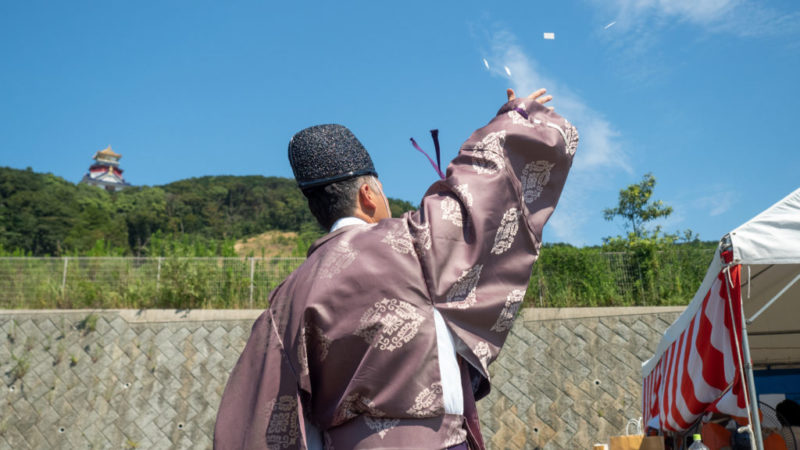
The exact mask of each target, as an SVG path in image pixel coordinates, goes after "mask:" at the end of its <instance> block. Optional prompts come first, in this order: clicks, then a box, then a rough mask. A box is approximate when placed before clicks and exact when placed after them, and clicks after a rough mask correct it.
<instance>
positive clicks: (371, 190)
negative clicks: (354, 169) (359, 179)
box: [356, 177, 392, 223]
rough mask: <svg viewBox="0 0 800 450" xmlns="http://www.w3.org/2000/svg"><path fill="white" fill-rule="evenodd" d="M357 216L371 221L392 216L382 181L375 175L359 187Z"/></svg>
mask: <svg viewBox="0 0 800 450" xmlns="http://www.w3.org/2000/svg"><path fill="white" fill-rule="evenodd" d="M356 215H357V216H359V218H361V219H363V220H365V221H366V222H369V223H375V222H378V221H379V220H382V219H388V218H390V217H392V212H391V209H389V200H388V199H387V198H386V195H384V193H383V186H381V182H380V181H378V179H377V178H375V177H368V178H366V179H365V180H364V182H363V183H362V184H361V186H359V187H358V211H357V214H356Z"/></svg>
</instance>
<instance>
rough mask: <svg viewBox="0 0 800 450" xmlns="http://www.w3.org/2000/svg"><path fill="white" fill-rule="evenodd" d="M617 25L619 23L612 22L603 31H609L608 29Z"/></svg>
mask: <svg viewBox="0 0 800 450" xmlns="http://www.w3.org/2000/svg"><path fill="white" fill-rule="evenodd" d="M616 23H617V21H616V20H615V21H613V22H611V23H610V24H608V25H606V26H605V27H603V29H604V30H607V29H609V28H611V27H613V26H614V25H615V24H616Z"/></svg>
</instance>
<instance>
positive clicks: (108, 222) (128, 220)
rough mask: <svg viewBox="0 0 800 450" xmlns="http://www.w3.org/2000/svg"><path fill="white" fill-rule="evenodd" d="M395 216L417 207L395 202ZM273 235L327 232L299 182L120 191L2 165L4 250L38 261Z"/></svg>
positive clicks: (207, 180)
mask: <svg viewBox="0 0 800 450" xmlns="http://www.w3.org/2000/svg"><path fill="white" fill-rule="evenodd" d="M390 206H391V208H392V212H393V214H395V215H398V214H400V213H402V212H403V211H407V210H409V209H412V208H413V205H412V204H410V203H409V202H406V201H402V200H395V199H390ZM268 230H282V231H299V232H304V233H306V234H307V235H315V234H321V233H322V230H320V229H319V227H318V226H317V225H316V222H315V220H314V218H313V216H312V215H311V213H310V212H309V211H308V208H307V207H306V201H305V198H304V197H303V195H302V194H301V193H300V191H299V190H298V189H297V186H296V184H295V182H294V180H291V179H287V178H280V177H262V176H207V177H201V178H191V179H187V180H181V181H176V182H174V183H170V184H166V185H163V186H154V187H134V188H130V189H125V190H123V191H120V192H107V191H105V190H103V189H100V188H97V187H93V186H87V185H80V184H79V185H76V184H73V183H70V182H69V181H66V180H64V179H63V178H60V177H57V176H55V175H52V174H41V173H36V172H33V171H31V170H19V169H12V168H7V167H0V250H3V251H5V252H9V251H13V250H21V251H23V252H26V253H31V254H33V255H62V254H86V253H87V252H90V251H92V250H94V251H95V253H96V252H97V249H98V246H99V248H100V249H101V250H102V251H105V252H107V253H116V254H129V255H130V254H134V255H138V254H156V253H157V252H155V251H154V249H153V247H154V246H153V245H152V242H153V240H154V236H155V237H156V239H155V240H160V241H161V242H162V243H163V240H164V239H173V238H177V239H182V240H184V241H186V240H187V239H189V240H190V241H193V242H194V241H202V242H204V243H205V244H206V245H207V244H208V243H209V242H211V243H212V245H211V246H212V247H213V242H215V241H216V242H221V241H231V240H234V239H239V238H242V237H247V236H252V235H255V234H259V233H263V232H265V231H268Z"/></svg>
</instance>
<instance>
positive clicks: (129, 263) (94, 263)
mask: <svg viewBox="0 0 800 450" xmlns="http://www.w3.org/2000/svg"><path fill="white" fill-rule="evenodd" d="M303 260H304V259H303V258H275V259H263V258H120V257H97V258H95V257H92V258H89V257H64V258H32V257H26V258H0V308H176V309H183V308H265V307H266V306H267V303H268V296H269V293H270V291H272V289H274V288H275V287H276V286H277V285H278V284H279V283H280V282H281V281H283V280H284V279H285V278H286V277H287V276H288V275H289V274H290V273H291V272H292V271H293V270H294V269H295V268H297V267H298V266H299V265H300V264H301V263H302V262H303Z"/></svg>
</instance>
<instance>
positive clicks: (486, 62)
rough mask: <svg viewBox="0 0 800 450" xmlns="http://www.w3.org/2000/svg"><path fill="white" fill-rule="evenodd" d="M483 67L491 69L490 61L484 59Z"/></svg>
mask: <svg viewBox="0 0 800 450" xmlns="http://www.w3.org/2000/svg"><path fill="white" fill-rule="evenodd" d="M483 65H484V66H486V68H487V69H488V68H489V61H487V60H486V58H483Z"/></svg>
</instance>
